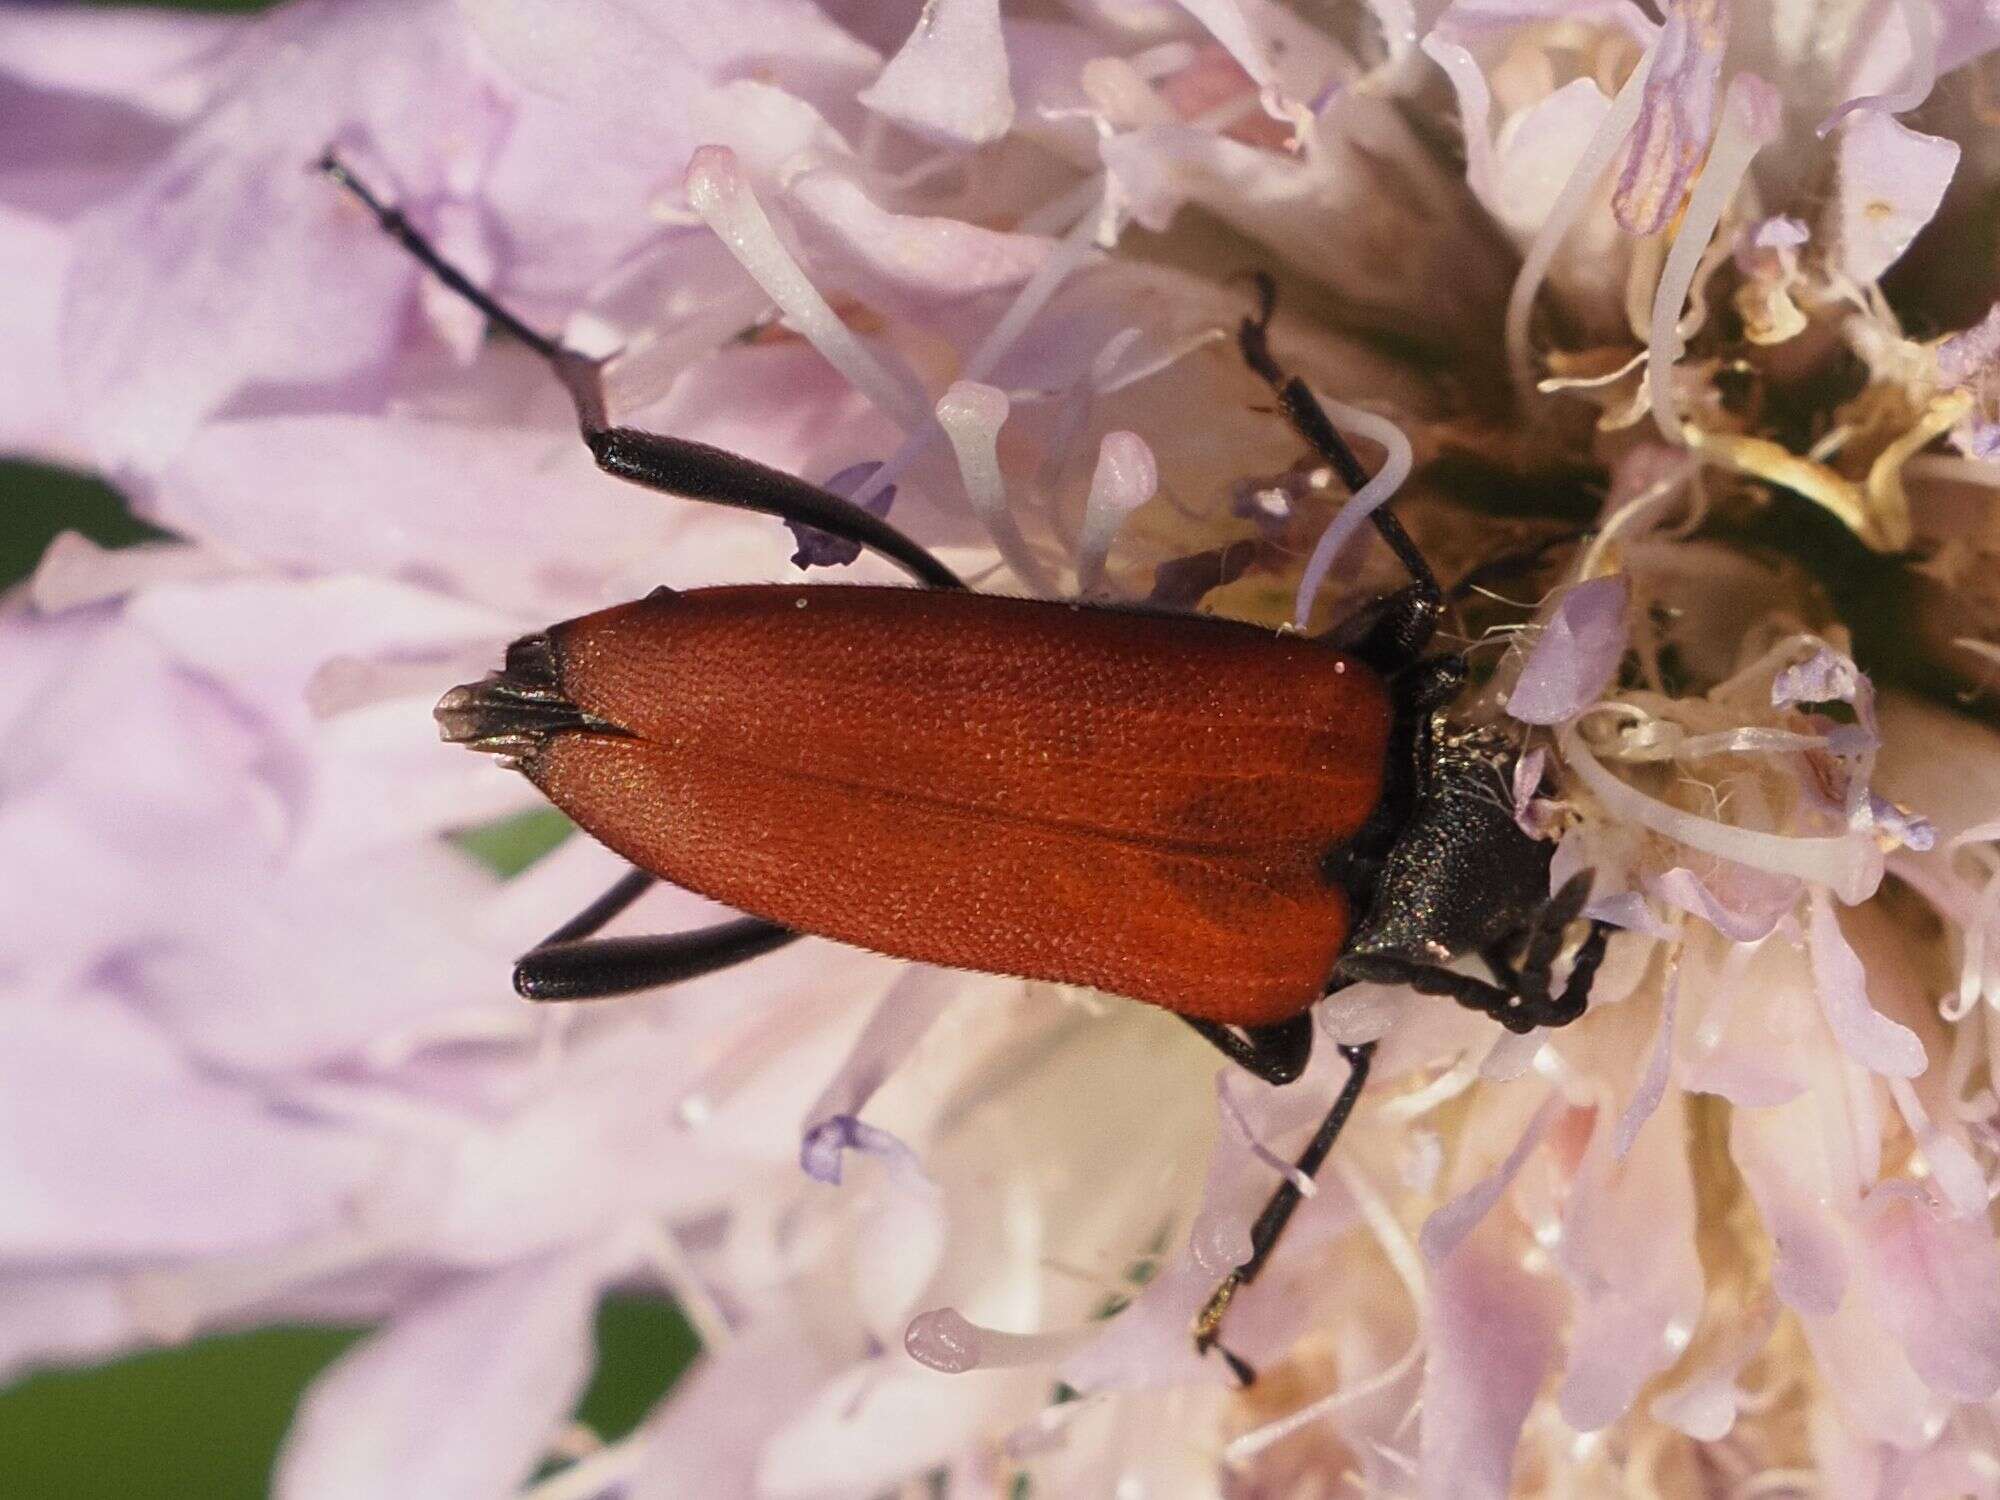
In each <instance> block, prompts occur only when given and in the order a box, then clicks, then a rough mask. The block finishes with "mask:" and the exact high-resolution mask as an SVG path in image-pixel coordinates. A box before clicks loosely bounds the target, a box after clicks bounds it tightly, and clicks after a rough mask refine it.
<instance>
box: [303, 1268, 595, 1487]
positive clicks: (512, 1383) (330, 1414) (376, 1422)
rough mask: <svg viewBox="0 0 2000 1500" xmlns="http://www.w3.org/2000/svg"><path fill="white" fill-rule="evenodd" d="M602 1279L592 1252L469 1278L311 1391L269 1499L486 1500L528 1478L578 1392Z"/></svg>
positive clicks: (375, 1339)
mask: <svg viewBox="0 0 2000 1500" xmlns="http://www.w3.org/2000/svg"><path fill="white" fill-rule="evenodd" d="M605 1271H606V1267H605V1265H604V1262H603V1260H602V1258H601V1257H600V1256H597V1255H593V1254H590V1253H587V1252H580V1253H572V1254H567V1255H560V1256H553V1257H550V1258H548V1259H545V1260H538V1261H529V1262H526V1263H524V1264H521V1265H518V1266H515V1267H512V1268H509V1269H507V1270H504V1271H496V1272H494V1273H492V1274H491V1275H486V1276H475V1277H469V1278H467V1279H466V1280H465V1281H463V1282H462V1283H461V1284H459V1285H458V1286H456V1287H453V1288H451V1289H449V1290H447V1291H444V1292H442V1293H440V1294H438V1295H437V1296H435V1297H433V1298H431V1299H430V1300H429V1301H427V1302H425V1303H423V1304H422V1305H420V1306H418V1307H416V1308H414V1309H412V1310H410V1311H409V1312H406V1313H404V1314H403V1315H401V1316H400V1317H398V1318H396V1319H395V1320H394V1321H393V1322H391V1323H390V1324H389V1326H388V1327H387V1328H384V1329H383V1330H382V1331H381V1332H379V1333H377V1334H375V1335H373V1336H372V1337H371V1338H369V1339H368V1340H367V1341H366V1342H365V1343H363V1344H362V1345H360V1347H358V1348H356V1349H355V1350H354V1351H353V1352H352V1353H350V1354H348V1355H346V1356H345V1357H344V1358H343V1359H341V1360H340V1362H339V1363H338V1364H336V1365H334V1367H333V1368H332V1369H331V1370H329V1371H327V1373H326V1374H325V1375H323V1376H321V1377H320V1378H319V1380H318V1381H316V1382H315V1383H314V1384H313V1386H312V1388H311V1389H310V1390H309V1391H307V1392H306V1396H305V1400H304V1401H303V1402H302V1403H301V1405H300V1408H299V1415H298V1418H297V1420H296V1421H295V1422H294V1424H293V1426H292V1429H291V1432H290V1434H289V1435H288V1436H287V1438H286V1440H285V1446H284V1449H283V1450H282V1452H281V1453H280V1454H279V1456H278V1468H277V1475H276V1479H275V1482H274V1484H273V1490H272V1493H273V1494H274V1495H276V1496H277V1497H278V1500H352V1497H354V1496H358V1495H384V1496H386V1495H423V1496H425V1497H427V1500H455V1497H463V1500H492V1497H493V1496H495V1495H504V1494H510V1493H512V1492H513V1490H514V1488H515V1487H516V1486H517V1485H519V1484H521V1483H522V1482H523V1481H524V1480H525V1479H527V1478H528V1476H529V1475H530V1474H532V1473H533V1472H534V1470H535V1468H536V1466H537V1464H539V1463H540V1461H541V1460H542V1458H543V1457H544V1456H545V1455H546V1454H547V1453H548V1451H549V1448H550V1445H551V1443H552V1442H553V1440H554V1439H555V1436H556V1434H557V1431H558V1429H559V1428H560V1427H561V1425H562V1423H563V1421H564V1420H565V1419H566V1418H567V1417H568V1416H569V1414H570V1412H571V1411H572V1410H573V1409H574V1407H575V1405H576V1402H577V1399H578V1398H579V1397H580V1396H581V1395H582V1394H583V1387H584V1382H585V1381H586V1380H587V1379H588V1378H589V1375H590V1365H591V1334H590V1319H591V1313H592V1310H593V1309H594V1308H595V1306H596V1304H597V1297H598V1293H599V1290H600V1288H601V1286H602V1284H603V1281H604V1276H605Z"/></svg>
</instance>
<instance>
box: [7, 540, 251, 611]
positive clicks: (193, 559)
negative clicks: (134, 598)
mask: <svg viewBox="0 0 2000 1500" xmlns="http://www.w3.org/2000/svg"><path fill="white" fill-rule="evenodd" d="M243 571H245V568H244V565H243V564H242V563H240V562H237V561H236V560H234V559H232V558H229V557H227V556H225V555H223V554H221V553H217V552H211V551H206V550H204V549H202V548H200V547H188V546H183V545H182V544H180V543H178V542H139V543H135V544H134V545H132V546H129V547H100V546H98V545H97V543H95V542H93V541H92V540H90V538H89V537H87V536H85V535H83V534H82V533H81V532H77V531H64V532H59V533H58V534H57V535H56V538H55V540H54V541H52V542H50V543H49V545H48V550H47V551H45V552H44V553H43V554H42V560H41V561H40V562H39V563H37V564H36V565H35V572H34V576H33V577H32V578H30V579H29V581H28V599H29V602H30V603H31V604H33V606H34V608H35V611H36V613H38V614H43V615H56V614H62V613H64V612H65V611H67V610H72V609H80V608H82V607H83V606H84V605H87V604H105V603H109V602H111V601H112V600H116V599H122V598H124V597H125V596H126V595H128V594H132V593H135V592H137V591H138V590H139V589H141V588H145V587H147V586H149V585H153V584H161V583H208V582H211V581H214V580H218V579H223V578H229V577H232V576H234V575H236V574H239V573H242V572H243Z"/></svg>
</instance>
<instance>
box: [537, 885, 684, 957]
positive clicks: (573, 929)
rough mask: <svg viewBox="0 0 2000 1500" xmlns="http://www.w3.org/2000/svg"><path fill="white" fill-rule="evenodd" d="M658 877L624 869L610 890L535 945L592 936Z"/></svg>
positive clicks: (636, 898) (648, 887)
mask: <svg viewBox="0 0 2000 1500" xmlns="http://www.w3.org/2000/svg"><path fill="white" fill-rule="evenodd" d="M658 879H659V876H657V875H655V874H653V872H652V871H650V870H636V869H635V870H627V871H626V872H625V873H624V874H623V875H620V876H619V877H618V879H617V881H616V882H615V883H614V884H613V885H612V887H611V889H609V890H608V891H606V892H605V893H604V894H603V895H601V896H599V897H598V898H597V899H596V900H595V901H593V902H591V903H590V905H588V906H586V907H585V908H584V909H583V910H582V911H580V912H578V913H577V914H576V915H575V916H573V917H571V918H570V919H569V920H568V921H567V922H565V923H563V924H562V926H560V927H558V928H557V929H556V930H555V931H554V932H552V933H550V934H549V935H548V936H547V937H545V938H543V939H542V940H541V941H540V942H539V943H537V944H535V946H536V947H537V948H553V947H554V946H555V945H556V944H557V943H573V942H575V941H576V940H577V939H578V938H587V937H592V936H595V935H596V934H597V933H599V932H601V931H603V929H604V927H605V925H606V924H607V923H609V922H610V921H611V920H612V918H614V917H617V916H619V915H621V914H622V913H623V912H624V910H625V908H626V907H628V906H630V905H631V904H632V903H633V902H634V901H637V900H638V899H639V898H640V897H641V896H643V895H645V894H646V892H648V891H650V890H651V889H652V888H653V885H654V883H655V882H656V881H657V880H658Z"/></svg>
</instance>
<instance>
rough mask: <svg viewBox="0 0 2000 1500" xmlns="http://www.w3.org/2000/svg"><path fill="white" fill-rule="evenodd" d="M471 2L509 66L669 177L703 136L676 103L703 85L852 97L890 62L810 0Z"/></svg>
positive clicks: (476, 20) (475, 21) (485, 36)
mask: <svg viewBox="0 0 2000 1500" xmlns="http://www.w3.org/2000/svg"><path fill="white" fill-rule="evenodd" d="M464 9H465V14H466V17H467V19H468V20H469V21H470V22H471V25H472V28H473V29H474V31H476V33H477V34H478V36H479V39H480V40H481V41H482V42H483V43H484V44H485V45H486V47H487V48H488V49H489V50H490V51H491V53H492V55H493V56H494V58H495V59H496V60H498V62H499V63H500V65H501V67H503V68H505V69H506V70H507V71H508V72H509V73H510V74H512V75H513V77H514V78H516V79H517V80H518V81H519V82H521V83H522V84H523V85H525V86H526V87H527V88H529V89H530V90H532V91H534V92H536V93H542V94H548V95H550V96H552V97H554V98H555V99H558V100H561V101H563V102H564V103H566V104H567V105H569V106H570V107H572V108H573V109H577V110H581V111H583V112H585V114H586V115H587V116H588V117H589V118H591V119H592V120H593V121H594V122H595V123H596V124H597V127H598V129H599V130H600V131H601V132H602V133H603V134H604V136H605V137H607V138H608V139H614V140H615V139H616V138H617V137H618V136H619V135H627V134H628V135H630V136H632V137H634V138H636V139H637V140H638V141H642V142H644V143H645V144H646V146H647V148H648V149H649V150H650V151H652V152H654V153H655V164H656V170H657V171H658V172H659V173H660V174H661V176H662V177H664V176H665V175H666V174H668V173H670V172H671V171H672V170H673V169H674V168H675V167H676V166H677V165H678V164H679V163H680V162H681V161H682V160H684V159H685V158H686V155H687V153H688V151H689V150H691V149H692V148H693V146H694V145H696V144H698V142H695V141H693V140H691V139H689V138H688V137H687V136H686V135H684V134H683V133H682V132H683V131H684V129H685V123H684V121H683V120H682V119H681V118H680V117H679V115H678V110H677V109H676V108H675V106H676V105H680V106H681V107H685V106H684V103H683V101H686V100H689V99H692V98H694V97H695V96H696V94H697V93H699V91H700V90H701V88H702V87H703V85H705V84H708V83H711V82H720V81H723V80H726V79H731V78H743V77H757V78H762V79H763V80H765V81H766V82H770V83H775V84H778V85H779V86H781V87H784V88H787V89H790V90H791V91H792V92H794V93H799V94H802V95H804V96H805V97H807V98H815V99H816V98H822V97H823V98H825V99H827V100H828V101H829V102H830V101H831V100H832V99H834V98H838V97H851V96H852V92H853V90H854V89H856V88H859V87H860V86H861V85H862V84H864V83H865V82H867V80H868V79H869V78H870V77H871V76H873V74H874V72H875V69H876V68H877V66H878V65H879V63H880V61H881V59H880V56H879V55H878V54H877V53H876V52H875V50H874V49H873V48H871V47H869V46H868V45H867V44H865V43H863V42H861V41H858V40H856V39H855V37H854V36H853V35H852V34H851V33H849V32H848V31H846V30H845V29H843V28H842V27H840V26H839V25H837V24H836V23H835V22H834V21H833V20H832V19H831V18H830V17H828V16H827V15H826V14H825V13H824V12H823V11H822V10H821V9H820V8H819V7H818V6H816V5H812V4H809V3H807V0H740V3H732V4H727V5H723V4H713V3H708V4H696V5H675V6H656V5H643V4H635V3H632V0H465V4H464ZM663 102H666V107H664V108H663V107H662V105H663Z"/></svg>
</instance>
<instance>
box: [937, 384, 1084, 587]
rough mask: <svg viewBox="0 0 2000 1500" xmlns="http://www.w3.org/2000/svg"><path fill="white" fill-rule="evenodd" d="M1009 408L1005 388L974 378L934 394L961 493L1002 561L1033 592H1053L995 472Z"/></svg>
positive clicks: (938, 418) (1005, 489)
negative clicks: (962, 482) (968, 501)
mask: <svg viewBox="0 0 2000 1500" xmlns="http://www.w3.org/2000/svg"><path fill="white" fill-rule="evenodd" d="M1009 409H1010V405H1009V402H1008V400H1007V393H1006V392H1005V391H1002V390H998V389H996V388H995V387H993V386H990V385H981V384H980V383H979V382H978V381H976V380H957V381H953V382H952V385H951V388H950V389H949V390H947V391H946V392H945V393H944V395H942V396H941V397H939V398H938V404H937V420H938V426H940V427H942V428H943V429H944V435H945V437H946V438H947V439H948V440H949V441H950V443H951V451H952V454H953V456H954V457H956V458H957V460H958V472H959V476H960V477H961V478H962V479H963V480H964V482H965V493H966V497H967V498H968V499H970V500H971V501H972V508H973V510H974V512H976V513H977V515H978V516H979V519H980V520H981V521H983V522H984V523H985V525H986V530H987V532H988V534H989V535H991V536H992V538H993V545H994V546H996V547H998V548H999V549H1000V555H1001V556H1002V557H1003V558H1005V559H1006V560H1007V566H1008V567H1010V568H1012V569H1013V570H1014V572H1015V574H1016V576H1018V577H1019V578H1020V579H1021V580H1022V582H1024V583H1026V584H1027V585H1028V586H1029V587H1030V588H1032V589H1034V591H1035V592H1036V593H1038V594H1053V593H1054V592H1055V585H1054V581H1053V580H1052V579H1051V578H1050V577H1049V575H1048V574H1047V572H1045V571H1044V570H1043V568H1042V565H1041V563H1040V562H1038V561H1037V560H1036V559H1035V555H1034V554H1033V553H1032V552H1031V551H1029V549H1028V541H1027V538H1026V537H1024V536H1022V535H1021V528H1020V527H1019V526H1017V525H1016V524H1015V523H1014V513H1013V512H1012V511H1010V510H1009V509H1008V508H1007V482H1006V479H1005V478H1004V477H1003V476H1002V474H1001V472H1000V428H1001V425H1002V424H1003V423H1005V422H1006V420H1007V413H1008V411H1009Z"/></svg>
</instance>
